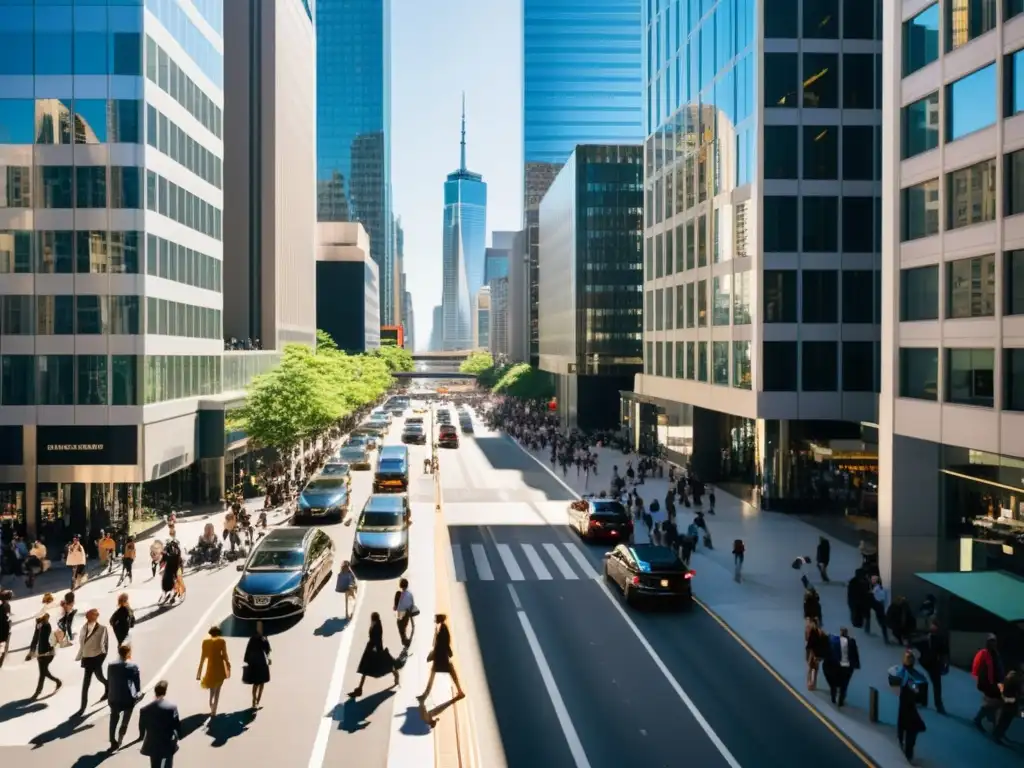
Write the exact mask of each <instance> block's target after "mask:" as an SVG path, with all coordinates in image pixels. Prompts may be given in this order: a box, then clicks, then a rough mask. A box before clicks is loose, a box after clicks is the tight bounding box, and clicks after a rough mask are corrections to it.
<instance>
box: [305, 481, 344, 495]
mask: <svg viewBox="0 0 1024 768" xmlns="http://www.w3.org/2000/svg"><path fill="white" fill-rule="evenodd" d="M344 488H345V479H344V478H342V477H318V478H317V479H316V480H313V481H311V482H310V484H309V485H307V486H306V487H305V489H304V490H305V491H306V492H309V491H312V492H313V493H325V492H327V491H341V490H344Z"/></svg>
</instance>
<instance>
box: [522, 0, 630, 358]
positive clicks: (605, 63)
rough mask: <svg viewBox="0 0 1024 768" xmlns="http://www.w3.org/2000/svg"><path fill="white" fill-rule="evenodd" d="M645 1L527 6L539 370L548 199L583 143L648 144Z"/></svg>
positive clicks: (531, 239)
mask: <svg viewBox="0 0 1024 768" xmlns="http://www.w3.org/2000/svg"><path fill="white" fill-rule="evenodd" d="M640 6H641V0H592V2H588V3H585V4H581V3H580V2H579V1H578V0H523V163H524V167H523V195H524V200H523V203H524V204H523V215H524V228H525V230H526V232H527V238H528V240H527V242H528V246H529V258H530V281H529V290H530V296H529V302H530V340H529V344H530V351H529V354H530V359H531V360H532V362H533V363H534V364H535V365H536V363H537V359H538V354H539V352H538V347H537V339H538V337H537V311H538V300H539V293H538V290H539V289H538V283H537V280H538V274H539V273H538V271H537V270H538V265H537V217H538V209H539V207H540V201H541V199H542V198H543V197H544V194H545V193H546V192H547V190H548V187H550V186H551V182H552V181H554V178H555V175H556V174H557V173H558V170H559V168H561V166H562V164H563V163H565V161H566V160H568V159H569V155H570V154H572V151H573V150H574V149H575V148H576V145H577V144H638V143H640V142H642V141H643V139H644V135H645V134H644V127H643V94H644V83H643V68H642V62H641V38H642V36H643V29H642V28H641V13H640Z"/></svg>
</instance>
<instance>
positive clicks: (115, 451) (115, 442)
mask: <svg viewBox="0 0 1024 768" xmlns="http://www.w3.org/2000/svg"><path fill="white" fill-rule="evenodd" d="M36 460H37V463H38V464H40V465H48V466H54V465H56V466H60V465H73V464H88V465H92V466H100V465H110V466H134V465H135V464H138V462H139V457H138V428H137V427H134V426H114V427H98V426H97V427H93V426H73V427H49V426H41V427H38V428H37V430H36Z"/></svg>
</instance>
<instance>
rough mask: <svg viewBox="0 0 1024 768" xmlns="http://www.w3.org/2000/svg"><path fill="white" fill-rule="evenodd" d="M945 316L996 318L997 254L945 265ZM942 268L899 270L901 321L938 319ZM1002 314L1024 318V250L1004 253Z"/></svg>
mask: <svg viewBox="0 0 1024 768" xmlns="http://www.w3.org/2000/svg"><path fill="white" fill-rule="evenodd" d="M945 269H946V291H945V317H946V318H948V319H962V318H969V317H993V316H994V315H995V313H996V257H995V255H994V254H988V255H985V256H975V257H973V258H969V259H958V260H957V261H950V262H946V264H945ZM939 296H940V291H939V265H938V264H932V265H929V266H926V267H914V268H912V269H904V270H901V271H900V320H902V321H904V322H914V321H919V320H938V319H939V303H940V302H939ZM1003 314H1004V315H1024V251H1007V252H1006V253H1004V254H1003Z"/></svg>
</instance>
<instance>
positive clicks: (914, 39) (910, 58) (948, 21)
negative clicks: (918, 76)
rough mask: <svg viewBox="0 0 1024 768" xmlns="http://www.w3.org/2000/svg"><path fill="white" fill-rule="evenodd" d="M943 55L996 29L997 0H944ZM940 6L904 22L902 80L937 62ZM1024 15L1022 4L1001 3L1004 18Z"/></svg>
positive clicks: (1010, 0) (1018, 1)
mask: <svg viewBox="0 0 1024 768" xmlns="http://www.w3.org/2000/svg"><path fill="white" fill-rule="evenodd" d="M943 8H944V10H945V24H944V25H943V26H944V27H945V30H946V35H945V37H946V40H945V44H946V45H945V47H946V51H947V52H948V51H953V50H955V49H957V48H959V47H960V46H962V45H966V44H967V43H969V42H970V41H971V40H974V39H975V38H976V37H980V36H981V35H983V34H985V33H986V32H989V31H991V30H993V29H995V27H996V22H997V21H998V20H999V6H998V3H997V0H971V1H970V2H965V1H964V0H945V4H944V6H943ZM939 12H940V4H939V3H934V4H932V5H929V6H928V7H927V8H925V9H924V10H922V11H919V12H918V13H917V14H916V15H915V16H914V17H913V18H911V19H907V21H905V22H903V76H904V77H906V76H907V75H910V74H912V73H914V72H917V70H919V69H921V68H923V67H926V66H928V65H929V64H931V63H932V62H933V61H935V60H937V59H938V58H939ZM1021 13H1024V2H1022V0H1003V18H1005V19H1011V18H1013V17H1014V16H1018V15H1019V14H1021Z"/></svg>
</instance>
